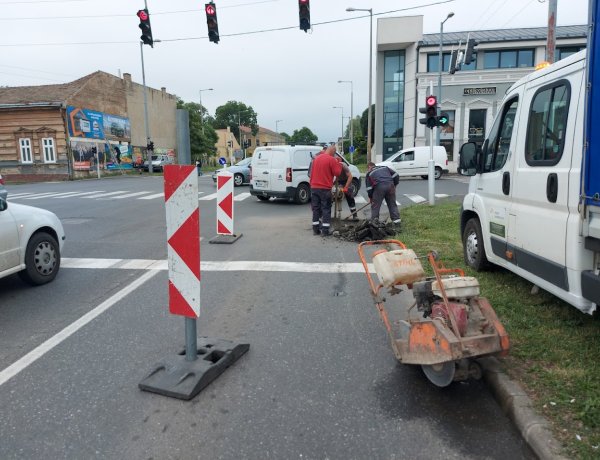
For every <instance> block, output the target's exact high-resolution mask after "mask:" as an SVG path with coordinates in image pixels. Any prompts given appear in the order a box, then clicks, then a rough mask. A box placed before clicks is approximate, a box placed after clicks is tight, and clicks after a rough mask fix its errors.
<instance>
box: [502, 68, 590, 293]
mask: <svg viewBox="0 0 600 460" xmlns="http://www.w3.org/2000/svg"><path fill="white" fill-rule="evenodd" d="M582 75H583V73H582V72H579V74H575V75H571V76H570V80H571V81H569V79H562V80H558V81H553V82H551V83H548V84H544V83H543V82H541V83H540V85H539V86H537V87H536V88H532V89H531V91H528V92H527V95H526V97H525V98H524V101H523V102H524V104H526V106H527V107H528V117H527V120H525V121H524V122H523V126H524V127H525V126H526V129H527V133H526V135H524V136H521V137H520V140H519V145H518V146H517V149H518V150H517V152H518V154H517V157H516V170H515V177H516V179H517V180H515V181H514V189H513V203H512V207H511V211H510V215H511V225H510V229H509V231H510V235H509V243H510V244H511V245H512V246H513V247H514V263H516V264H517V266H519V267H520V268H522V269H524V270H526V271H528V272H530V273H532V274H534V275H536V276H538V277H540V278H542V279H544V280H546V281H548V282H549V283H552V284H553V285H555V286H557V287H559V288H561V289H565V290H568V281H567V272H566V267H565V263H566V256H565V242H566V232H567V220H568V216H569V208H568V196H569V194H568V189H569V180H568V179H569V171H570V169H571V152H572V148H573V145H572V143H573V136H568V133H569V132H570V133H572V132H573V130H574V123H575V117H574V116H572V117H569V107H570V105H571V104H570V100H571V92H572V88H579V87H580V85H581V78H582ZM575 80H577V81H575ZM573 100H574V101H576V100H577V96H576V97H574V99H573ZM575 106H576V104H573V109H574V110H575V108H576V107H575Z"/></svg>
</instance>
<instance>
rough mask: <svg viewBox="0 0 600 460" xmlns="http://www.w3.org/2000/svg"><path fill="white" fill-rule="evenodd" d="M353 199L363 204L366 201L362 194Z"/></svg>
mask: <svg viewBox="0 0 600 460" xmlns="http://www.w3.org/2000/svg"><path fill="white" fill-rule="evenodd" d="M354 201H355V202H356V203H358V204H364V203H366V202H367V199H366V198H365V197H364V196H361V195H358V196H357V197H356V198H354Z"/></svg>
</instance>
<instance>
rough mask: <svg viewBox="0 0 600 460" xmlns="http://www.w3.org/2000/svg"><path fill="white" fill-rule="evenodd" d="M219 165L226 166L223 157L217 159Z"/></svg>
mask: <svg viewBox="0 0 600 460" xmlns="http://www.w3.org/2000/svg"><path fill="white" fill-rule="evenodd" d="M219 164H220V165H226V164H227V160H226V159H225V157H221V158H219Z"/></svg>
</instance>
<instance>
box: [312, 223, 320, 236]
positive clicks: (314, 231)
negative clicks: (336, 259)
mask: <svg viewBox="0 0 600 460" xmlns="http://www.w3.org/2000/svg"><path fill="white" fill-rule="evenodd" d="M320 234H321V230H320V229H319V226H318V225H313V235H320Z"/></svg>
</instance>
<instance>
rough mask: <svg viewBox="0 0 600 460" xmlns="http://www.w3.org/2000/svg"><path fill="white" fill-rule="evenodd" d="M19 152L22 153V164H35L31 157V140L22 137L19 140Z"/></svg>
mask: <svg viewBox="0 0 600 460" xmlns="http://www.w3.org/2000/svg"><path fill="white" fill-rule="evenodd" d="M19 150H20V151H21V163H33V158H32V156H31V139H29V138H28V137H22V138H20V139H19Z"/></svg>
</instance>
